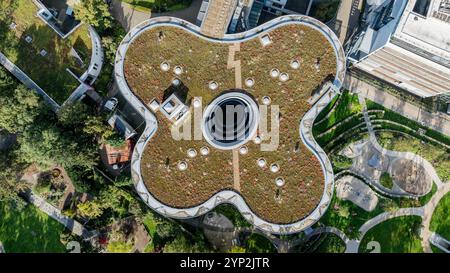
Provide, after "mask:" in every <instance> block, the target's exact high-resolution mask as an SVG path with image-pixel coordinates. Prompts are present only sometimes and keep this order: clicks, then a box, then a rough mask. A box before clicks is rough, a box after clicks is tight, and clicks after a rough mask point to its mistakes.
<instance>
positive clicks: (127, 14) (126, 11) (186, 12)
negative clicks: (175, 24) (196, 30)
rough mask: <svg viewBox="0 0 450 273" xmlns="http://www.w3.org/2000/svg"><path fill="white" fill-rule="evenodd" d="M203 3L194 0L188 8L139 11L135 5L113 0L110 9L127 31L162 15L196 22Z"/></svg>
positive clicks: (200, 0)
mask: <svg viewBox="0 0 450 273" xmlns="http://www.w3.org/2000/svg"><path fill="white" fill-rule="evenodd" d="M201 4H202V0H193V1H192V4H191V5H190V6H189V7H188V8H185V9H182V10H178V11H169V12H162V13H152V12H150V11H149V12H143V11H138V10H135V9H133V7H132V6H131V5H129V4H127V3H123V2H122V1H120V0H113V1H112V3H111V6H110V11H111V14H112V16H113V17H114V18H115V19H116V20H117V21H119V22H120V24H121V25H122V26H123V27H124V28H125V29H126V30H127V31H129V30H130V29H132V28H133V27H135V26H136V25H138V24H139V23H142V22H143V21H145V20H147V19H150V18H155V17H160V16H173V17H177V18H181V19H183V20H186V21H188V22H191V23H193V24H195V23H196V21H197V15H198V12H199V10H200V6H201Z"/></svg>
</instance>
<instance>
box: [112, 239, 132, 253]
mask: <svg viewBox="0 0 450 273" xmlns="http://www.w3.org/2000/svg"><path fill="white" fill-rule="evenodd" d="M106 250H107V251H108V253H130V252H131V251H132V250H133V244H131V243H127V242H120V241H112V242H109V243H108V246H107V247H106Z"/></svg>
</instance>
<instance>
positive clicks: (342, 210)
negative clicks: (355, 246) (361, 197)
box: [320, 195, 383, 238]
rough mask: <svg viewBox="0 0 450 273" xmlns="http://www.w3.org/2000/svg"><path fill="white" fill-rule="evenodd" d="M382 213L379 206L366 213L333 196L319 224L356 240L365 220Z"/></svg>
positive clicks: (350, 203)
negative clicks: (330, 227) (337, 230)
mask: <svg viewBox="0 0 450 273" xmlns="http://www.w3.org/2000/svg"><path fill="white" fill-rule="evenodd" d="M380 201H381V200H380ZM382 212H383V209H382V208H381V206H380V204H379V205H378V206H377V207H376V208H375V209H374V210H373V211H371V212H367V211H365V210H363V209H361V208H360V207H358V206H356V205H355V204H353V203H352V202H350V201H346V200H341V199H339V198H337V197H336V195H334V196H333V199H332V200H331V204H330V206H329V208H328V210H327V212H326V213H325V215H324V216H323V217H322V218H321V219H320V223H322V224H323V225H324V226H332V227H335V228H337V229H339V230H341V231H343V232H344V233H345V234H346V235H347V236H348V237H349V238H357V237H358V236H359V232H358V229H359V228H360V227H361V226H362V225H363V224H364V223H365V222H366V221H367V220H369V219H371V218H373V217H375V216H377V215H378V214H380V213H382Z"/></svg>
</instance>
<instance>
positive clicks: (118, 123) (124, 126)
mask: <svg viewBox="0 0 450 273" xmlns="http://www.w3.org/2000/svg"><path fill="white" fill-rule="evenodd" d="M108 124H109V125H111V127H113V128H114V129H116V130H117V131H119V133H120V134H122V135H123V136H124V137H125V140H128V139H130V138H132V137H134V136H135V135H136V134H137V133H136V131H135V130H134V129H133V127H132V126H131V125H130V124H129V123H128V122H126V121H125V119H124V118H123V117H121V116H120V115H119V114H117V113H115V114H113V115H112V116H111V117H110V118H109V119H108Z"/></svg>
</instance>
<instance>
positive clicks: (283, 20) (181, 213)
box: [114, 15, 346, 234]
mask: <svg viewBox="0 0 450 273" xmlns="http://www.w3.org/2000/svg"><path fill="white" fill-rule="evenodd" d="M287 24H303V25H307V26H309V27H312V28H314V29H316V30H318V31H320V32H321V33H322V34H323V35H324V36H325V37H326V38H327V39H328V40H329V42H330V43H331V44H332V46H333V49H334V51H335V55H336V64H337V65H336V66H337V69H336V77H335V79H334V82H333V86H331V88H330V90H328V91H327V92H326V93H325V94H324V95H323V96H322V97H321V98H320V99H319V101H318V102H317V103H316V104H315V105H314V106H313V107H312V108H311V109H310V110H309V111H308V112H307V113H306V114H305V115H304V118H303V119H302V121H301V123H300V136H301V139H302V141H303V142H304V143H305V145H306V146H307V147H308V149H310V150H311V151H312V152H313V153H314V154H315V155H316V156H317V157H318V159H319V161H320V164H321V166H322V169H323V172H324V176H325V187H324V194H323V196H322V199H321V201H320V203H319V205H318V206H317V207H316V209H315V210H314V211H313V212H312V213H311V214H310V215H309V216H307V217H306V218H304V219H302V220H300V221H297V222H294V223H291V224H274V223H270V222H267V221H265V220H263V219H262V218H260V217H259V216H257V215H256V214H254V213H253V212H252V211H251V209H250V208H249V207H248V205H247V203H246V202H245V200H244V199H243V198H242V196H241V195H240V194H239V193H237V192H235V191H230V190H223V191H220V192H218V193H216V194H215V195H214V196H212V197H211V198H210V199H209V200H207V201H206V202H204V203H203V204H201V205H198V206H196V207H191V208H186V209H177V208H173V207H169V206H166V205H164V204H163V203H161V202H159V201H158V200H157V199H156V198H154V196H152V195H151V193H150V192H149V191H148V190H147V187H146V186H145V184H144V181H143V178H142V175H141V158H142V154H143V152H144V149H145V146H146V144H147V143H148V142H149V141H150V139H151V138H152V136H153V134H154V133H155V131H156V130H157V128H158V124H157V121H156V118H155V116H154V115H153V113H151V112H150V111H149V110H148V109H147V107H146V106H145V105H144V104H143V103H142V102H141V101H140V100H139V99H138V98H137V97H136V96H135V95H134V94H133V92H132V91H131V90H130V88H129V86H128V84H127V82H126V79H125V74H124V59H125V55H126V52H127V50H128V47H129V45H130V44H131V43H132V42H133V40H134V39H135V38H136V37H137V36H139V35H140V34H141V33H143V32H144V31H146V30H148V29H149V28H152V27H155V26H174V27H179V28H182V29H184V30H187V31H189V32H190V33H192V34H194V35H197V36H199V37H201V38H203V39H205V40H207V41H211V42H218V43H235V42H242V41H246V40H250V39H253V38H255V37H258V36H259V35H262V34H264V33H267V32H268V31H271V30H273V29H275V28H277V27H280V26H283V25H287ZM345 69H346V64H345V54H344V51H343V49H342V46H341V44H340V42H339V40H338V38H337V37H336V35H335V34H334V33H333V32H332V31H331V30H330V29H329V28H327V27H326V26H325V25H324V24H323V23H321V22H319V21H318V20H315V19H313V18H310V17H307V16H301V15H288V16H282V17H278V18H276V19H274V20H272V21H270V22H267V23H265V24H263V25H261V26H259V27H257V28H254V29H252V30H250V31H247V32H243V33H237V34H227V35H225V36H224V37H223V38H222V39H215V38H210V37H206V36H204V35H202V34H201V32H200V28H199V27H197V26H195V25H193V24H191V23H189V22H186V21H184V20H181V19H178V18H173V17H158V18H154V19H150V20H147V21H145V22H143V23H141V24H139V25H137V26H136V27H135V28H133V29H132V30H131V31H130V32H129V33H128V34H127V35H126V36H125V38H124V40H123V41H122V43H121V44H120V45H119V48H118V50H117V55H116V61H115V72H114V74H115V78H116V82H117V85H118V86H119V89H120V92H121V93H122V95H123V96H124V97H125V98H126V99H127V100H128V102H129V103H130V104H131V105H132V106H133V107H134V108H135V109H136V110H137V112H139V113H141V115H142V116H143V117H144V119H145V120H146V128H145V130H144V132H143V133H142V135H141V137H140V139H139V140H138V142H137V143H136V146H135V149H134V152H133V157H132V160H131V169H132V177H133V180H134V183H135V188H136V191H137V192H138V194H139V195H140V197H141V198H142V199H143V200H144V201H145V202H146V203H147V205H148V206H150V207H151V208H153V209H154V210H155V211H157V212H158V213H160V214H162V215H164V216H167V217H172V218H178V219H186V218H192V217H197V216H200V215H203V214H205V213H206V212H208V211H210V210H212V209H213V208H214V207H216V206H217V205H219V204H222V203H229V204H232V205H234V206H235V207H236V208H237V209H238V210H239V211H240V212H241V213H242V215H243V217H244V218H245V219H246V220H247V221H249V222H250V223H251V224H253V225H254V226H255V227H257V228H258V229H261V230H263V231H266V232H269V233H275V234H291V233H296V232H300V231H302V230H304V229H306V228H307V227H310V226H311V225H313V224H314V223H315V222H317V221H318V220H319V218H320V217H321V216H322V215H323V213H324V212H325V211H326V209H327V208H328V205H329V204H330V201H331V197H332V194H333V183H334V177H333V169H332V166H331V163H330V161H329V159H328V157H327V155H326V153H325V152H324V151H323V150H322V148H321V147H320V146H319V145H318V144H317V142H316V141H315V140H314V138H313V135H312V125H313V123H314V119H315V118H316V117H317V115H318V114H319V113H320V111H322V109H323V108H324V107H325V106H326V105H327V104H328V103H329V102H330V101H331V100H332V99H333V98H334V96H336V94H337V92H338V91H339V90H340V88H341V86H342V83H343V80H344V77H345Z"/></svg>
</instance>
